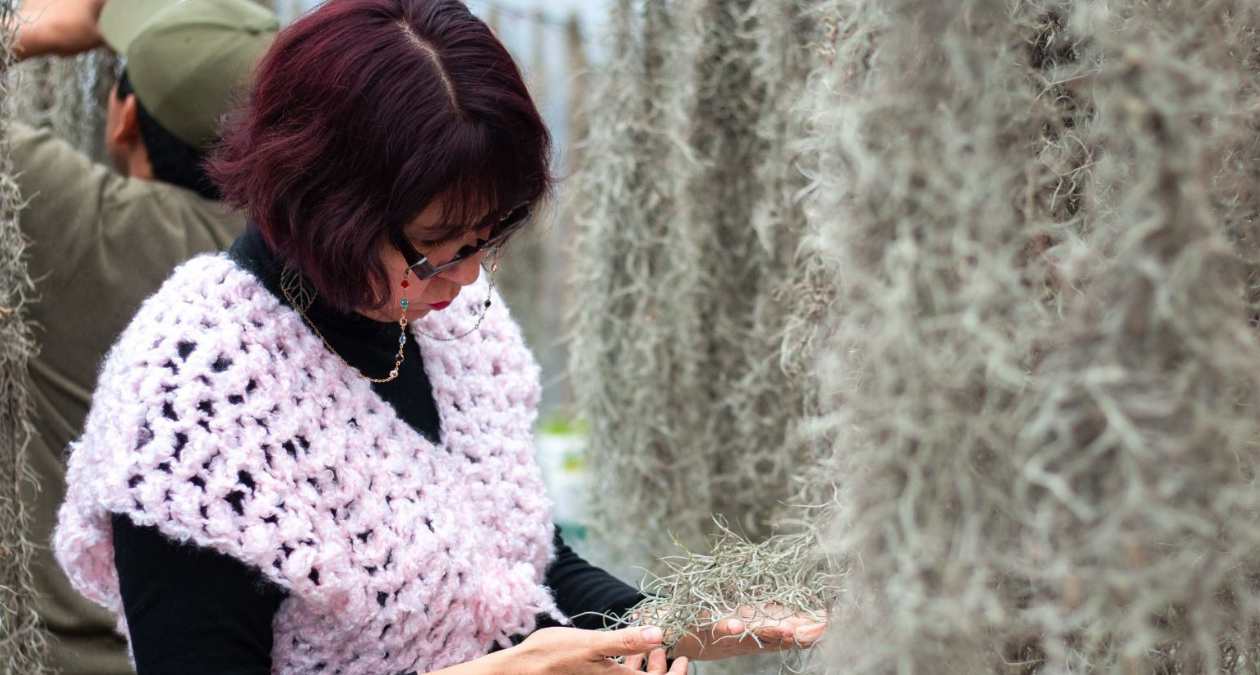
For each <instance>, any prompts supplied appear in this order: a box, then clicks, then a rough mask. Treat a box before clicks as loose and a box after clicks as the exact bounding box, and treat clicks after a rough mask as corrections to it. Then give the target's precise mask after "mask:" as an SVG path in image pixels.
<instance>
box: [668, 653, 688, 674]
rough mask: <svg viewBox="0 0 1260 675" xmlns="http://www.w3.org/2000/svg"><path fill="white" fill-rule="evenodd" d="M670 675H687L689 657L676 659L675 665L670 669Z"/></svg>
mask: <svg viewBox="0 0 1260 675" xmlns="http://www.w3.org/2000/svg"><path fill="white" fill-rule="evenodd" d="M668 675H687V657H685V656H680V657H678V658H676V659H674V665H673V666H672V667H671V668H670V669H669V673H668Z"/></svg>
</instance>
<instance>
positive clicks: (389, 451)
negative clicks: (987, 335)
mask: <svg viewBox="0 0 1260 675" xmlns="http://www.w3.org/2000/svg"><path fill="white" fill-rule="evenodd" d="M549 145H550V140H549V137H548V134H547V131H546V129H545V128H544V126H543V124H542V121H541V119H540V118H539V115H538V112H537V110H536V109H535V106H534V104H533V102H532V101H531V99H530V97H529V95H528V92H527V89H526V87H525V85H524V83H523V82H522V80H521V76H520V73H519V72H518V70H517V68H516V66H515V65H514V64H513V62H512V60H511V58H510V57H509V55H508V54H507V52H506V51H505V50H504V49H503V47H502V45H501V44H500V43H499V42H498V41H497V40H496V39H495V38H494V37H493V35H492V34H491V33H490V31H489V30H488V29H487V27H486V26H485V25H484V24H483V23H482V22H481V21H480V20H478V19H476V18H475V17H474V16H472V15H471V14H470V13H469V12H468V10H467V9H466V8H465V7H464V6H463V5H462V4H461V3H459V2H455V1H453V0H331V1H330V2H328V3H327V4H326V5H324V6H323V7H321V8H320V9H318V10H317V11H315V12H313V13H311V14H310V15H308V16H306V17H303V18H302V19H300V20H298V21H297V22H296V23H295V24H293V25H292V26H290V27H289V28H287V29H286V30H284V31H282V32H281V34H280V36H279V37H278V38H277V41H276V43H275V45H274V46H273V48H272V49H271V51H270V52H269V53H268V55H267V57H266V58H265V59H264V61H263V63H262V64H261V65H260V69H259V72H258V76H257V80H256V85H255V90H254V93H253V97H252V100H251V101H250V103H249V104H248V106H247V107H246V108H244V109H243V111H242V112H241V113H240V114H239V115H238V118H237V119H235V120H234V121H233V123H232V125H231V126H230V127H229V129H228V131H227V132H226V134H225V141H224V145H223V147H222V148H221V150H220V153H219V155H218V158H217V160H216V162H215V164H214V165H213V167H212V171H213V173H214V175H215V177H216V179H217V180H218V182H219V184H220V187H221V189H222V192H223V194H224V195H225V197H226V198H227V199H228V200H230V201H232V202H233V203H235V204H236V205H238V206H240V207H242V208H244V209H245V210H246V211H247V213H248V216H249V218H250V228H249V230H248V231H247V232H246V234H245V235H243V236H242V237H241V238H240V239H239V240H238V241H237V242H236V244H234V246H233V247H232V250H231V251H230V252H229V254H228V255H226V256H214V257H210V256H207V257H202V258H198V259H195V260H193V261H191V262H189V263H187V264H186V265H184V266H183V267H181V268H180V269H178V270H177V271H176V272H175V273H174V274H173V276H172V277H171V278H170V279H169V280H168V281H167V283H166V284H165V285H164V286H163V288H162V289H161V290H160V291H159V292H158V293H157V294H155V295H154V296H153V297H151V298H150V299H149V300H148V301H147V302H146V303H145V305H144V306H143V308H142V309H141V311H140V312H139V313H138V314H137V316H136V318H135V319H134V320H133V322H132V324H131V326H130V327H129V328H128V329H127V331H126V332H124V334H123V335H122V336H121V337H120V339H119V342H118V343H117V344H116V345H115V347H114V349H113V350H112V352H111V354H110V357H109V358H108V359H107V362H106V364H105V366H104V369H103V371H102V373H101V377H100V385H99V388H98V390H97V392H96V394H95V397H94V404H93V409H92V412H91V415H90V417H89V420H88V423H87V427H86V429H85V433H84V435H83V437H82V438H81V439H80V440H79V442H77V443H76V444H75V446H74V452H73V454H72V456H71V460H70V467H69V492H68V498H67V502H66V504H65V505H64V506H63V508H62V511H61V516H60V525H59V527H58V531H57V535H56V538H55V546H56V550H57V554H58V557H59V559H60V561H61V563H62V565H63V567H65V568H66V570H67V572H68V574H69V576H70V578H71V579H72V581H74V583H75V584H76V587H77V588H79V589H80V590H81V591H82V592H83V593H84V594H85V595H87V596H88V597H89V598H92V599H94V600H95V601H97V602H100V603H101V604H103V605H105V606H106V607H107V608H109V609H111V610H112V611H114V612H115V613H116V614H118V615H119V617H120V627H121V628H122V629H123V630H124V631H125V632H127V633H128V634H129V638H130V640H131V645H132V649H133V653H134V656H135V659H136V665H137V669H138V671H139V673H140V675H145V673H149V672H180V673H192V674H195V673H225V672H232V673H259V674H262V673H327V674H333V673H343V674H350V673H365V674H366V673H370V674H373V675H392V674H395V673H406V672H434V671H438V672H443V673H450V674H451V675H459V674H473V673H483V672H484V673H491V672H493V673H588V672H589V673H594V672H601V673H606V672H610V671H611V672H629V671H630V670H631V669H632V668H633V667H637V666H638V665H639V664H640V663H641V662H643V661H647V667H648V670H649V671H650V672H655V673H664V672H666V670H667V665H666V661H665V654H664V653H663V652H662V651H661V650H659V649H656V648H657V647H659V646H660V644H661V640H662V637H661V632H660V630H659V629H654V628H646V629H626V630H622V631H615V632H608V633H603V632H596V631H592V630H587V629H589V628H594V627H598V623H597V622H592V621H589V620H588V621H586V622H584V623H580V624H579V625H581V626H582V627H583V628H559V627H553V628H548V629H546V630H536V629H538V628H539V627H540V626H543V625H550V626H556V625H558V624H561V623H564V622H566V621H567V619H566V617H568V616H576V615H578V614H581V613H582V612H587V611H595V612H609V611H611V612H625V611H626V610H627V609H628V608H629V607H631V606H632V605H633V604H634V603H635V602H637V601H638V599H639V596H638V594H637V593H635V592H634V591H633V589H630V588H628V587H626V586H624V585H623V584H620V582H617V581H616V580H615V579H613V578H611V577H609V576H608V575H607V574H605V573H604V572H602V571H600V570H598V569H595V568H592V567H590V566H589V565H587V564H586V563H585V562H583V561H581V559H580V558H578V557H577V556H575V555H574V554H573V553H572V551H570V550H569V549H568V548H567V547H565V546H564V545H563V542H562V541H560V540H559V537H558V536H556V535H555V533H554V530H553V526H552V523H551V521H550V514H549V505H548V502H547V501H546V499H545V497H543V496H542V495H543V486H542V484H541V482H540V480H539V474H538V471H537V469H536V467H535V466H534V465H533V462H532V439H531V427H532V424H533V421H534V417H535V404H536V401H537V397H538V369H537V366H536V365H535V363H534V362H533V360H532V358H531V357H530V355H529V353H528V351H527V350H526V349H525V347H524V345H523V343H522V341H521V338H520V332H519V330H518V329H517V327H516V325H515V324H514V323H513V322H512V320H511V319H510V318H509V316H508V314H507V312H506V310H505V309H504V308H503V307H502V305H501V304H500V303H498V302H497V296H496V295H495V294H494V292H493V290H492V289H493V275H494V269H495V262H494V260H495V256H496V255H497V251H498V250H499V247H500V246H501V245H502V244H503V243H505V242H506V241H507V240H508V239H509V238H510V237H511V236H512V235H513V234H515V233H517V232H519V231H520V229H521V228H523V227H525V226H526V224H527V223H528V221H529V219H530V214H531V211H532V209H533V206H534V205H535V204H537V203H538V202H539V201H540V200H542V199H544V198H545V197H546V196H547V194H548V191H549V189H550V185H551V178H550V176H549V174H548V171H547V161H548V158H549V151H550V147H549ZM487 257H490V260H489V261H487ZM483 263H485V264H487V266H488V268H489V270H490V272H489V276H490V279H489V280H488V281H487V280H486V279H483V278H482V275H481V268H482V265H483ZM795 627H796V625H795V624H794V623H793V622H785V623H784V624H783V625H782V626H772V627H766V628H764V629H763V631H762V633H761V637H762V638H763V639H767V638H768V639H769V640H770V641H771V644H772V647H780V646H784V645H789V644H792V643H793V639H792V638H793V633H794V629H795ZM584 628H586V629H584ZM741 629H742V626H740V625H739V623H738V622H737V621H733V622H731V623H730V624H726V623H723V624H721V628H720V629H719V630H712V631H708V632H706V633H704V634H705V635H706V636H708V638H709V640H708V641H706V640H700V641H697V642H694V643H693V642H689V643H687V646H686V647H684V648H683V650H682V651H683V652H690V653H680V654H677V656H679V658H678V659H677V660H676V661H675V662H674V664H673V665H672V666H671V667H668V671H669V672H670V673H680V672H684V671H685V669H686V661H687V657H688V656H693V657H694V656H697V655H698V652H699V651H700V650H701V649H702V648H703V649H707V651H705V653H704V656H706V657H714V656H726V655H733V654H736V653H744V652H748V651H753V650H756V649H758V648H759V647H758V646H757V645H756V644H754V641H752V640H745V641H731V640H727V641H720V642H719V641H717V639H718V638H720V637H723V636H724V635H726V634H727V633H729V632H730V631H732V630H733V631H735V632H738V631H739V630H741ZM531 633H532V635H531ZM525 635H529V637H528V638H527V639H524V640H523V641H519V638H520V636H525ZM802 635H804V632H803V633H802ZM814 635H816V633H814ZM798 638H799V639H798V642H800V643H805V642H808V639H809V638H808V637H801V636H798ZM518 641H519V644H515V645H514V643H517V642H518ZM513 645H514V646H513ZM500 648H501V649H500ZM494 649H500V650H498V651H493V650H494ZM649 652H650V655H648V656H646V657H645V656H644V655H645V654H646V653H649ZM616 656H628V657H630V659H629V663H628V665H621V664H618V663H615V662H614V661H611V660H609V657H616Z"/></svg>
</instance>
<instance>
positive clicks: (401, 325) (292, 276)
mask: <svg viewBox="0 0 1260 675" xmlns="http://www.w3.org/2000/svg"><path fill="white" fill-rule="evenodd" d="M498 253H499V252H498V249H497V248H496V249H495V250H494V253H493V254H492V255H493V256H494V257H493V258H492V259H491V261H490V287H489V288H488V289H486V301H485V303H484V305H483V307H484V308H483V309H482V311H481V316H479V317H477V323H475V324H473V327H472V328H469V329H468V330H466V331H464V332H463V333H460V334H459V335H455V336H452V337H438V336H436V335H429V334H428V333H426V332H424V331H422V330H420V329H419V328H417V329H416V332H418V333H420V334H421V335H423V336H425V337H427V338H429V339H430V340H437V341H439V342H451V341H454V340H458V339H460V338H463V337H467V336H468V335H471V334H472V333H473V331H475V330H477V329H478V328H481V322H482V321H485V319H486V312H488V311H489V310H490V297H491V294H492V293H493V291H494V274H495V272H497V271H499V255H498ZM410 276H411V268H410V267H409V268H407V271H406V272H403V279H402V284H401V286H402V289H403V292H404V293H405V292H406V290H407V288H409V287H410V286H411V284H410V282H408V280H407V278H408V277H410ZM280 292H282V293H284V297H285V299H287V300H288V301H289V304H290V305H292V306H293V308H294V309H296V310H297V311H298V314H301V315H302V319H303V320H305V321H306V325H308V326H310V328H311V330H312V331H314V332H315V334H316V335H318V336H319V339H320V340H322V341H323V343H324V347H325V348H327V349H328V351H329V352H331V353H332V355H333V356H335V357H337V360H338V361H341V363H342V364H343V365H345V366H346V367H347V368H349V369H351V370H353V371H354V372H356V373H358V374H359V376H360V377H362V378H363V379H365V380H367V381H369V382H375V383H377V384H384V383H386V382H390V381H392V380H394V379H395V378H397V377H398V373H399V371H400V369H401V368H402V364H403V360H405V358H406V357H405V356H404V355H403V349H404V348H405V347H406V346H407V323H408V322H407V305H408V302H407V298H403V299H402V301H401V302H400V303H399V304H400V305H401V306H402V315H401V316H399V317H398V330H399V332H398V354H397V355H395V356H394V368H393V369H392V370H390V371H389V376H388V377H369V376H367V375H365V374H364V373H363V371H361V370H359V369H358V368H355V367H354V366H352V365H350V363H349V362H348V361H346V360H345V358H343V357H342V356H341V354H339V353H337V350H336V349H334V348H333V346H332V344H331V343H329V342H328V338H326V337H324V334H323V333H321V332H320V331H319V328H317V327H316V326H315V322H314V321H311V317H309V316H307V315H306V310H308V309H310V308H311V305H312V304H314V302H315V291H314V290H313V289H311V288H310V287H308V286H307V285H306V283H305V282H304V281H303V279H302V275H301V274H300V273H299V272H298V271H297V270H295V269H293V268H292V267H290V266H288V265H285V268H284V272H283V273H282V274H281V275H280ZM299 298H300V299H301V302H299V301H298V299H299Z"/></svg>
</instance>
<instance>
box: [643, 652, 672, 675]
mask: <svg viewBox="0 0 1260 675" xmlns="http://www.w3.org/2000/svg"><path fill="white" fill-rule="evenodd" d="M667 666H668V663H667V662H666V660H665V650H664V649H653V650H652V653H651V654H648V665H647V671H648V672H649V673H653V674H654V675H665V670H666V667H667Z"/></svg>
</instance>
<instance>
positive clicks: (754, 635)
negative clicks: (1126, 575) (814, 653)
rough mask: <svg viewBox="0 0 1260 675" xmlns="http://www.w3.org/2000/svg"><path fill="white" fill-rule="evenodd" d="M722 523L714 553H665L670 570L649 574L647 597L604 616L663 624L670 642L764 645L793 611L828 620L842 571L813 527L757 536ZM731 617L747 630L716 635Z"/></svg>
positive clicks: (619, 622) (626, 622) (616, 623)
mask: <svg viewBox="0 0 1260 675" xmlns="http://www.w3.org/2000/svg"><path fill="white" fill-rule="evenodd" d="M716 529H717V534H715V535H712V536H711V537H710V542H711V549H710V551H709V553H707V554H699V553H693V552H690V551H686V550H685V549H684V552H683V554H681V555H676V556H667V557H663V558H661V559H660V563H661V566H662V568H663V569H664V570H665V571H664V573H662V574H659V575H655V574H652V575H649V576H648V577H647V579H646V580H645V581H644V582H643V592H644V594H645V595H647V596H648V598H647V599H646V600H644V601H643V602H641V603H639V605H637V606H636V607H635V608H634V609H632V610H631V611H630V612H629V613H628V614H627V615H626V616H624V617H609V616H606V617H605V619H606V620H607V622H608V623H609V624H610V625H611V626H612V627H614V628H619V627H623V626H657V627H660V628H661V629H662V630H664V631H665V646H666V647H667V648H669V649H671V650H672V649H674V648H675V647H677V646H678V645H680V644H681V643H683V642H684V641H688V640H691V641H705V642H709V643H710V644H716V645H718V646H720V644H721V642H722V641H725V640H730V641H740V640H752V641H754V642H756V643H757V644H758V646H762V645H763V641H764V639H765V638H766V634H765V632H762V631H764V630H766V629H775V628H777V627H778V626H779V625H780V624H781V623H783V622H784V621H785V620H787V619H789V618H794V619H795V618H800V617H805V618H807V619H808V620H810V621H816V622H825V620H826V609H827V606H828V603H829V602H830V601H831V599H832V598H834V597H835V596H836V594H838V593H839V592H840V587H839V584H840V582H841V577H840V576H838V575H835V574H833V573H831V572H830V571H829V570H830V569H831V568H832V566H831V565H829V564H828V561H827V560H825V558H824V557H823V555H822V552H821V551H822V549H821V547H820V546H819V545H818V542H817V540H816V539H815V538H814V537H813V536H812V535H810V534H804V533H802V534H792V535H782V536H778V537H772V538H771V539H769V540H768V541H763V542H759V543H754V542H752V541H749V540H748V539H747V538H745V537H742V536H740V535H739V534H737V533H735V532H733V531H731V530H730V528H728V527H727V526H726V525H725V524H724V523H723V522H721V521H717V525H716ZM680 548H681V546H680ZM728 619H738V620H740V621H741V622H742V624H743V630H742V631H735V632H732V633H731V634H730V635H729V636H726V637H720V638H718V639H717V641H716V642H713V636H714V635H724V632H717V631H721V630H722V628H723V627H724V626H725V625H729V624H725V622H726V621H727V620H728ZM700 658H704V657H703V652H701V656H700Z"/></svg>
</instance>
